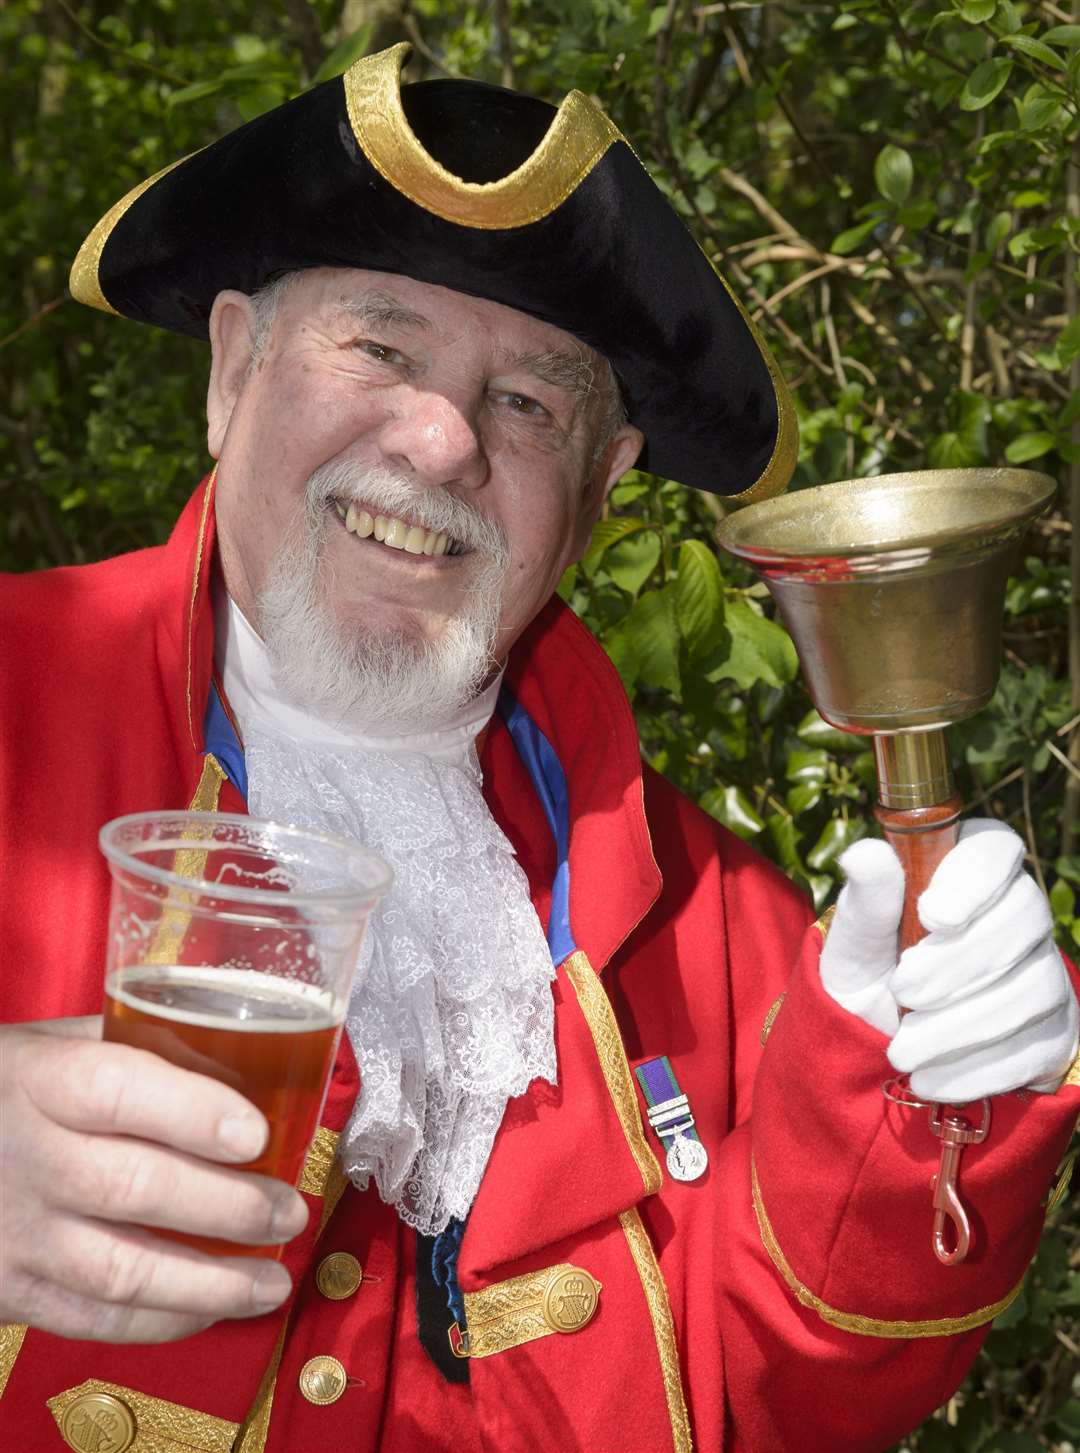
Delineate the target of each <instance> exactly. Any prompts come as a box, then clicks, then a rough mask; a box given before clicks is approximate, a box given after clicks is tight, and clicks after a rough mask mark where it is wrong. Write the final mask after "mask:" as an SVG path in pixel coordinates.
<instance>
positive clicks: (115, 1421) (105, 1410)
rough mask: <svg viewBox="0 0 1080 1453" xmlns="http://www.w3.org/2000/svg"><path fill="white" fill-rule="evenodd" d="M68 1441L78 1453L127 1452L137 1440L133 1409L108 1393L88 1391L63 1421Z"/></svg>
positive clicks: (77, 1400) (73, 1405)
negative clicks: (126, 1449) (125, 1450)
mask: <svg viewBox="0 0 1080 1453" xmlns="http://www.w3.org/2000/svg"><path fill="white" fill-rule="evenodd" d="M60 1432H61V1434H62V1435H63V1438H64V1442H65V1443H66V1444H67V1445H68V1447H69V1448H74V1449H75V1453H124V1449H125V1448H130V1447H131V1445H132V1443H134V1441H135V1419H134V1417H133V1416H132V1413H131V1409H130V1408H129V1407H128V1405H127V1404H126V1403H122V1402H121V1401H120V1399H119V1398H114V1397H113V1396H112V1395H111V1393H107V1392H85V1393H83V1395H82V1397H77V1398H76V1399H75V1401H74V1402H73V1403H72V1404H71V1406H70V1407H69V1408H68V1409H67V1411H66V1412H65V1413H64V1416H63V1418H62V1419H61V1420H60Z"/></svg>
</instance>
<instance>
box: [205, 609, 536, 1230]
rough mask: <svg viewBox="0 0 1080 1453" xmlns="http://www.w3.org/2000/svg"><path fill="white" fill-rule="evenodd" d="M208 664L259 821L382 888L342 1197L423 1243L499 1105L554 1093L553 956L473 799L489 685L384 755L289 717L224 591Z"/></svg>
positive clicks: (494, 688) (483, 809) (367, 956)
mask: <svg viewBox="0 0 1080 1453" xmlns="http://www.w3.org/2000/svg"><path fill="white" fill-rule="evenodd" d="M216 615H217V651H216V657H217V663H218V669H219V671H220V673H221V677H222V682H223V685H224V687H225V694H226V697H227V698H228V701H229V705H230V707H231V708H232V711H233V713H234V715H235V717H236V719H237V721H238V723H239V726H240V730H241V733H242V735H243V738H244V751H245V759H246V766H247V774H248V806H249V809H250V811H251V812H252V814H253V815H256V816H259V817H267V818H273V819H276V820H277V821H284V822H291V823H294V824H295V825H297V826H300V827H309V828H318V829H321V830H323V831H328V832H336V833H339V834H341V835H342V836H345V837H349V838H353V839H355V840H357V841H359V842H362V843H364V844H365V845H366V846H368V847H371V848H373V849H374V850H375V851H376V852H379V853H381V855H382V856H383V857H385V858H386V859H387V861H388V862H389V863H390V864H391V866H392V867H393V869H394V884H393V886H392V887H391V889H390V890H389V892H388V893H387V895H386V897H385V898H384V899H383V900H382V902H381V903H380V905H379V907H378V908H377V909H376V911H375V913H374V914H373V915H372V919H371V923H370V925H369V928H368V933H367V937H366V939H365V943H364V949H363V951H362V953H361V958H360V965H359V968H358V970H357V975H356V981H355V983H354V986H353V992H352V997H351V999H350V1001H349V1008H348V1012H347V1015H346V1026H347V1029H348V1033H349V1037H350V1039H351V1041H352V1045H353V1049H354V1051H355V1053H356V1058H357V1062H358V1064H359V1066H360V1076H361V1091H360V1095H359V1097H358V1098H357V1102H356V1106H355V1108H354V1110H353V1114H352V1117H351V1119H350V1121H349V1124H348V1126H347V1127H346V1130H345V1133H344V1135H343V1136H342V1141H341V1151H340V1153H341V1156H342V1161H343V1164H344V1167H345V1170H346V1172H347V1173H348V1175H349V1176H350V1178H351V1179H352V1180H353V1182H354V1183H355V1184H356V1185H358V1186H360V1187H361V1188H363V1187H365V1186H366V1185H367V1183H368V1179H369V1177H370V1176H372V1175H373V1176H374V1177H375V1181H376V1184H377V1185H378V1188H379V1193H380V1195H381V1196H382V1198H383V1200H385V1201H387V1202H389V1203H391V1204H393V1205H395V1206H397V1208H398V1213H399V1215H400V1216H401V1217H402V1219H403V1220H405V1221H407V1222H408V1223H409V1224H410V1225H412V1226H415V1227H416V1228H417V1230H419V1231H422V1232H424V1233H425V1234H427V1235H432V1234H435V1233H437V1232H438V1231H441V1230H442V1229H443V1228H444V1227H445V1226H446V1224H447V1222H448V1221H449V1220H450V1218H451V1217H458V1218H464V1217H465V1216H466V1215H467V1214H468V1211H469V1207H470V1206H471V1205H472V1202H473V1199H474V1197H475V1195H476V1191H477V1189H478V1187H479V1185H480V1180H481V1177H482V1176H483V1173H484V1169H485V1167H486V1165H487V1160H488V1156H489V1154H490V1151H491V1145H492V1141H493V1140H494V1138H495V1132H496V1131H497V1130H498V1128H499V1123H500V1121H501V1120H502V1116H503V1111H504V1109H505V1107H506V1102H507V1100H508V1099H509V1098H510V1097H511V1096H513V1095H519V1094H521V1093H522V1092H523V1091H524V1090H525V1088H526V1086H527V1085H528V1084H529V1082H530V1081H531V1080H533V1079H536V1078H541V1079H545V1080H548V1081H550V1082H551V1083H554V1082H555V1078H556V1067H555V1040H554V1023H553V1019H554V1011H553V1003H552V997H551V988H550V981H551V979H552V978H553V977H554V970H553V968H552V963H551V955H550V953H549V951H548V947H547V943H546V941H545V939H544V934H543V930H542V929H541V926H540V923H539V921H538V919H537V917H536V912H535V910H534V909H533V906H532V902H531V899H530V896H529V888H528V883H527V881H526V878H525V875H524V873H523V872H522V870H521V868H520V866H519V865H518V863H517V861H516V859H515V858H514V855H513V849H512V848H511V846H510V843H509V842H508V841H507V839H506V836H505V834H504V833H503V832H502V830H501V829H500V827H499V825H498V824H497V823H496V821H495V819H494V818H493V817H492V815H491V813H490V811H489V810H488V807H487V804H486V803H485V802H484V798H483V795H482V792H481V777H480V767H479V763H478V761H477V757H476V745H475V744H476V738H477V736H478V735H479V733H480V731H481V730H482V729H483V727H484V726H485V725H486V723H487V722H488V720H489V719H490V717H491V713H492V711H493V710H494V707H495V700H496V697H497V695H498V690H499V681H495V682H493V683H492V685H491V686H490V687H488V688H487V690H486V691H484V692H483V693H482V694H481V695H480V696H479V697H477V698H476V699H475V700H474V701H472V702H470V703H469V704H468V706H467V707H466V708H465V709H464V710H463V711H461V712H460V713H459V714H458V716H457V717H455V719H454V720H453V721H451V722H448V723H447V724H446V726H445V727H443V728H442V729H440V730H439V731H437V732H433V733H429V734H426V735H423V736H412V737H399V738H395V739H393V740H389V739H385V738H373V737H365V736H362V735H360V734H359V733H357V732H353V731H347V730H345V729H343V728H341V727H337V726H334V725H331V724H329V723H327V722H324V721H322V720H321V719H320V718H318V717H316V716H314V715H313V714H312V713H310V712H308V711H305V710H303V709H302V708H300V707H298V706H296V705H294V704H293V703H291V702H289V701H287V700H286V699H285V698H284V697H283V696H282V695H281V692H280V691H279V689H278V687H277V685H276V684H275V682H274V678H273V673H272V670H271V666H270V660H269V657H268V655H267V652H266V648H265V646H264V645H263V642H262V640H261V639H260V637H259V636H258V635H257V634H256V632H255V631H254V629H253V628H252V627H251V625H250V624H249V623H248V621H247V620H246V619H245V618H244V616H243V614H242V613H241V611H240V610H239V608H238V607H237V606H236V605H235V604H234V603H233V602H232V601H231V600H229V599H228V597H227V596H226V595H225V593H224V591H221V592H220V598H219V600H218V602H217V607H216Z"/></svg>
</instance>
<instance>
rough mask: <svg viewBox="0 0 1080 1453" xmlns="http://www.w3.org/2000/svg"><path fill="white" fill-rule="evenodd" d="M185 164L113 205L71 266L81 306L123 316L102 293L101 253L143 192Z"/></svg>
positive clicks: (169, 168)
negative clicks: (119, 223) (99, 274)
mask: <svg viewBox="0 0 1080 1453" xmlns="http://www.w3.org/2000/svg"><path fill="white" fill-rule="evenodd" d="M194 154H195V153H194V152H189V153H188V156H194ZM182 161H187V156H181V157H178V158H177V160H176V161H171V162H170V163H169V165H168V166H163V167H162V168H161V170H160V171H159V172H155V173H154V175H153V176H152V177H147V178H146V180H145V181H143V182H140V183H139V185H138V186H137V187H132V189H131V191H130V192H128V193H127V194H126V195H125V196H123V197H121V198H120V200H119V202H114V203H113V205H112V206H111V207H110V208H109V210H108V211H107V212H106V213H105V215H104V217H102V219H101V221H100V222H99V223H98V224H97V226H96V227H95V228H94V229H93V231H92V232H91V233H90V235H89V237H88V238H87V239H86V241H85V242H84V243H83V245H82V246H81V247H80V248H79V250H78V252H77V253H76V254H75V261H74V262H73V263H72V264H71V276H70V277H69V279H68V287H69V288H70V289H71V296H72V297H73V298H74V299H75V301H76V302H77V303H85V304H86V305H87V307H88V308H100V310H101V311H102V312H103V313H113V314H116V315H117V316H119V314H118V312H117V309H116V308H114V307H113V305H112V303H110V302H109V300H108V298H107V297H106V296H105V294H104V293H103V292H102V291H101V283H100V281H99V280H98V268H99V267H100V265H101V254H102V253H103V252H104V251H105V244H106V242H108V240H109V238H110V236H111V235H112V232H113V229H114V228H115V227H116V225H117V223H118V222H119V221H120V219H121V218H122V217H123V215H124V213H125V212H126V211H127V210H128V208H129V207H131V206H132V205H133V204H134V203H135V202H137V201H138V200H139V198H140V197H141V196H142V194H143V192H146V191H149V190H150V188H151V187H152V186H153V185H154V183H155V182H156V181H159V180H160V179H161V178H162V177H163V176H165V174H166V172H171V171H172V169H173V168H174V167H178V166H179V165H180V163H181V162H182Z"/></svg>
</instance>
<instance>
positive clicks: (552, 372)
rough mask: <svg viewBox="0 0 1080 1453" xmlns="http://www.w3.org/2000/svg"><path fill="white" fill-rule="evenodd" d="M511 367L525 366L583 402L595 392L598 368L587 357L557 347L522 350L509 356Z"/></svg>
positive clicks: (536, 375) (527, 371)
mask: <svg viewBox="0 0 1080 1453" xmlns="http://www.w3.org/2000/svg"><path fill="white" fill-rule="evenodd" d="M507 363H508V366H509V367H510V368H511V369H522V370H524V371H525V372H526V373H531V374H533V375H534V376H535V377H536V378H539V379H542V380H543V381H544V382H545V383H549V384H551V385H552V386H553V387H554V388H561V389H565V390H566V392H567V393H571V394H574V395H575V396H576V397H577V398H578V399H580V400H581V402H582V403H585V402H587V401H588V400H589V399H590V398H591V397H592V396H593V394H594V393H595V392H596V369H595V368H594V367H593V365H592V364H591V363H590V362H589V361H588V359H586V358H582V357H580V356H579V355H575V354H573V353H564V352H563V351H562V350H561V349H558V348H548V349H545V351H544V352H543V353H519V354H516V355H513V356H508V358H507Z"/></svg>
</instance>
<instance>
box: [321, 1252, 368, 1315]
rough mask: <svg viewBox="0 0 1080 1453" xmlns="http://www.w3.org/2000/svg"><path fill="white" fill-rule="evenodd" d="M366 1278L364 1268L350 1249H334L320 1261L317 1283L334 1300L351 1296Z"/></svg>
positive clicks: (323, 1292)
mask: <svg viewBox="0 0 1080 1453" xmlns="http://www.w3.org/2000/svg"><path fill="white" fill-rule="evenodd" d="M363 1279H364V1269H363V1267H362V1266H361V1265H360V1263H359V1262H358V1261H357V1259H356V1257H355V1256H353V1255H352V1253H351V1252H349V1251H332V1252H331V1253H330V1255H329V1256H324V1257H323V1259H322V1261H320V1262H319V1267H318V1270H317V1271H316V1273H315V1285H316V1286H317V1287H318V1288H319V1290H320V1291H321V1292H322V1294H323V1296H324V1297H329V1298H330V1300H331V1301H332V1302H343V1301H344V1300H345V1298H346V1297H351V1296H352V1294H353V1292H354V1291H356V1289H357V1287H358V1286H359V1285H360V1283H361V1282H362V1281H363Z"/></svg>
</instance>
